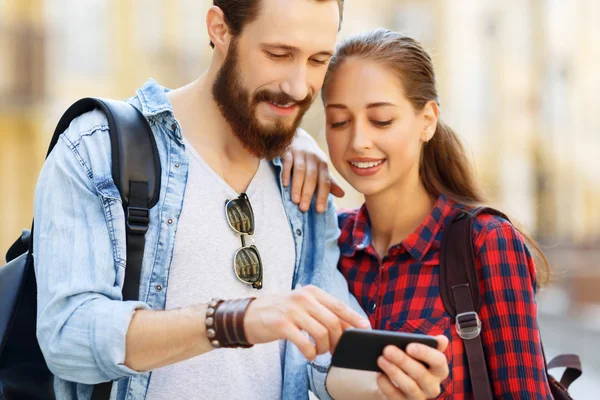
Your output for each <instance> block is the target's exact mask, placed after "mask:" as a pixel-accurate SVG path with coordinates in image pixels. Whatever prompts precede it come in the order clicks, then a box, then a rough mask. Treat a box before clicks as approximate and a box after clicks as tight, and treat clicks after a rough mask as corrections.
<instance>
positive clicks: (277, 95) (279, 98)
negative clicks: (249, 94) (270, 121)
mask: <svg viewBox="0 0 600 400" xmlns="http://www.w3.org/2000/svg"><path fill="white" fill-rule="evenodd" d="M254 101H255V102H256V103H260V102H261V101H271V102H273V103H277V104H289V103H293V104H296V105H298V106H300V107H301V108H304V107H306V106H309V105H310V104H311V103H312V101H313V96H312V95H311V94H310V93H309V94H307V95H306V97H305V98H304V99H302V100H300V101H298V100H296V99H294V98H293V97H292V96H290V95H289V94H287V93H284V92H272V91H270V90H267V89H265V90H261V91H260V92H258V93H256V95H255V96H254Z"/></svg>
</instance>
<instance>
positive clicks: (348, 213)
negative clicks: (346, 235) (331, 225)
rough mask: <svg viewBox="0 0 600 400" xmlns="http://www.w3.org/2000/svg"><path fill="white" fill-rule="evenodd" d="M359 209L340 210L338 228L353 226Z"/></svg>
mask: <svg viewBox="0 0 600 400" xmlns="http://www.w3.org/2000/svg"><path fill="white" fill-rule="evenodd" d="M359 211H360V208H341V209H339V210H338V213H337V217H338V226H339V227H340V228H342V227H344V226H347V225H354V223H355V222H356V218H357V217H358V212H359Z"/></svg>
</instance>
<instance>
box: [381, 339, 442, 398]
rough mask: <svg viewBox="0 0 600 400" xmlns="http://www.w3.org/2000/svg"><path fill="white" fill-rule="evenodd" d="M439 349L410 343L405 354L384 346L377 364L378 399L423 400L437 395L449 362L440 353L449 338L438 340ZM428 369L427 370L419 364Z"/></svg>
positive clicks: (394, 348) (392, 347)
mask: <svg viewBox="0 0 600 400" xmlns="http://www.w3.org/2000/svg"><path fill="white" fill-rule="evenodd" d="M436 339H437V340H438V343H439V345H438V349H437V350H435V349H433V348H431V347H429V346H425V345H422V344H417V343H411V344H410V345H408V347H407V348H406V353H405V352H403V351H402V350H400V349H399V348H397V347H395V346H387V347H386V348H385V349H384V350H383V355H382V356H381V357H379V359H378V360H377V364H378V365H379V368H381V369H382V370H383V371H384V374H380V376H379V377H378V378H377V385H378V386H379V391H380V396H381V398H382V399H386V400H408V399H410V400H425V399H430V398H432V397H437V396H438V395H439V394H440V383H441V382H442V381H443V380H444V379H446V378H447V377H448V374H449V371H448V360H446V356H445V355H444V353H443V351H444V350H446V347H448V338H447V337H445V336H437V337H436ZM417 360H420V361H423V362H425V363H426V364H427V365H429V368H426V367H425V366H424V365H423V364H422V363H420V362H419V361H417Z"/></svg>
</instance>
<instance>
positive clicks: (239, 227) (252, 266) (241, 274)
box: [225, 193, 263, 289]
mask: <svg viewBox="0 0 600 400" xmlns="http://www.w3.org/2000/svg"><path fill="white" fill-rule="evenodd" d="M225 214H226V215H227V223H229V226H230V227H231V229H233V230H234V231H235V232H236V233H239V234H240V235H241V237H242V248H241V249H239V250H238V251H236V253H235V256H234V258H233V269H234V271H235V275H236V276H237V278H238V279H239V280H240V281H242V282H244V283H246V284H248V285H252V287H253V288H254V289H262V285H263V264H262V260H261V259H260V254H259V253H258V249H257V248H256V246H255V245H254V238H253V237H252V235H253V234H254V212H253V211H252V205H251V204H250V200H249V199H248V196H247V195H246V193H242V194H241V195H240V196H239V197H238V198H237V199H233V200H227V201H226V202H225ZM247 237H249V238H250V240H251V241H252V244H251V245H250V246H248V244H247V243H246V238H247Z"/></svg>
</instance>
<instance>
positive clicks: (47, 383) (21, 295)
mask: <svg viewBox="0 0 600 400" xmlns="http://www.w3.org/2000/svg"><path fill="white" fill-rule="evenodd" d="M96 108H97V109H100V110H101V111H102V112H104V114H105V115H106V117H107V119H108V125H109V133H110V140H111V152H112V176H113V180H114V182H115V184H116V186H117V188H118V189H119V192H120V194H121V199H122V203H123V207H124V209H125V215H126V221H125V223H126V232H127V268H126V274H125V282H124V285H123V299H124V300H137V298H138V292H139V284H140V272H141V268H142V258H143V255H144V243H145V234H146V231H147V230H148V225H149V223H150V218H149V215H150V211H149V210H150V209H151V208H152V207H154V205H156V203H157V202H158V197H159V194H160V181H161V179H160V176H161V166H160V159H159V156H158V150H157V148H156V141H155V139H154V135H153V133H152V130H151V129H150V125H149V124H148V121H147V120H146V118H145V117H144V116H143V114H142V113H141V112H140V111H139V110H138V109H137V108H135V107H134V106H132V105H130V104H128V103H125V102H121V101H112V100H100V99H94V98H85V99H81V100H79V101H78V102H76V103H75V104H73V105H72V106H71V107H70V108H69V109H68V110H67V111H66V112H65V114H64V115H63V116H62V118H61V119H60V121H59V123H58V125H57V127H56V130H55V131H54V135H53V137H52V140H51V142H50V147H49V149H48V155H49V154H50V152H51V151H52V149H53V148H54V146H55V145H56V143H57V141H58V138H59V136H60V135H61V133H62V132H64V131H65V130H66V129H67V128H68V127H69V124H70V123H71V121H73V119H75V118H77V117H78V116H80V115H82V114H84V113H86V112H88V111H92V110H94V109H96ZM48 155H46V157H48ZM57 184H58V182H57ZM33 229H34V228H33V225H32V228H31V231H28V230H24V231H23V234H22V235H21V237H20V238H19V239H17V241H16V242H15V243H14V244H13V245H12V246H11V247H10V249H9V250H8V252H7V254H6V261H7V262H8V264H6V265H5V266H3V267H0V399H3V400H5V399H6V400H14V399H19V400H22V399H36V400H37V399H40V400H48V399H54V398H55V396H54V389H53V386H54V376H53V375H52V373H51V372H50V370H49V369H48V367H47V365H46V362H45V361H44V357H43V355H42V352H41V350H40V347H39V345H38V342H37V339H36V313H37V304H36V303H37V302H36V298H37V288H36V280H35V271H34V266H33V256H32V254H31V253H32V251H33ZM111 387H112V383H111V382H105V383H102V384H98V385H96V386H94V390H93V394H92V399H94V400H96V399H98V400H100V399H108V398H109V397H110V391H111Z"/></svg>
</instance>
